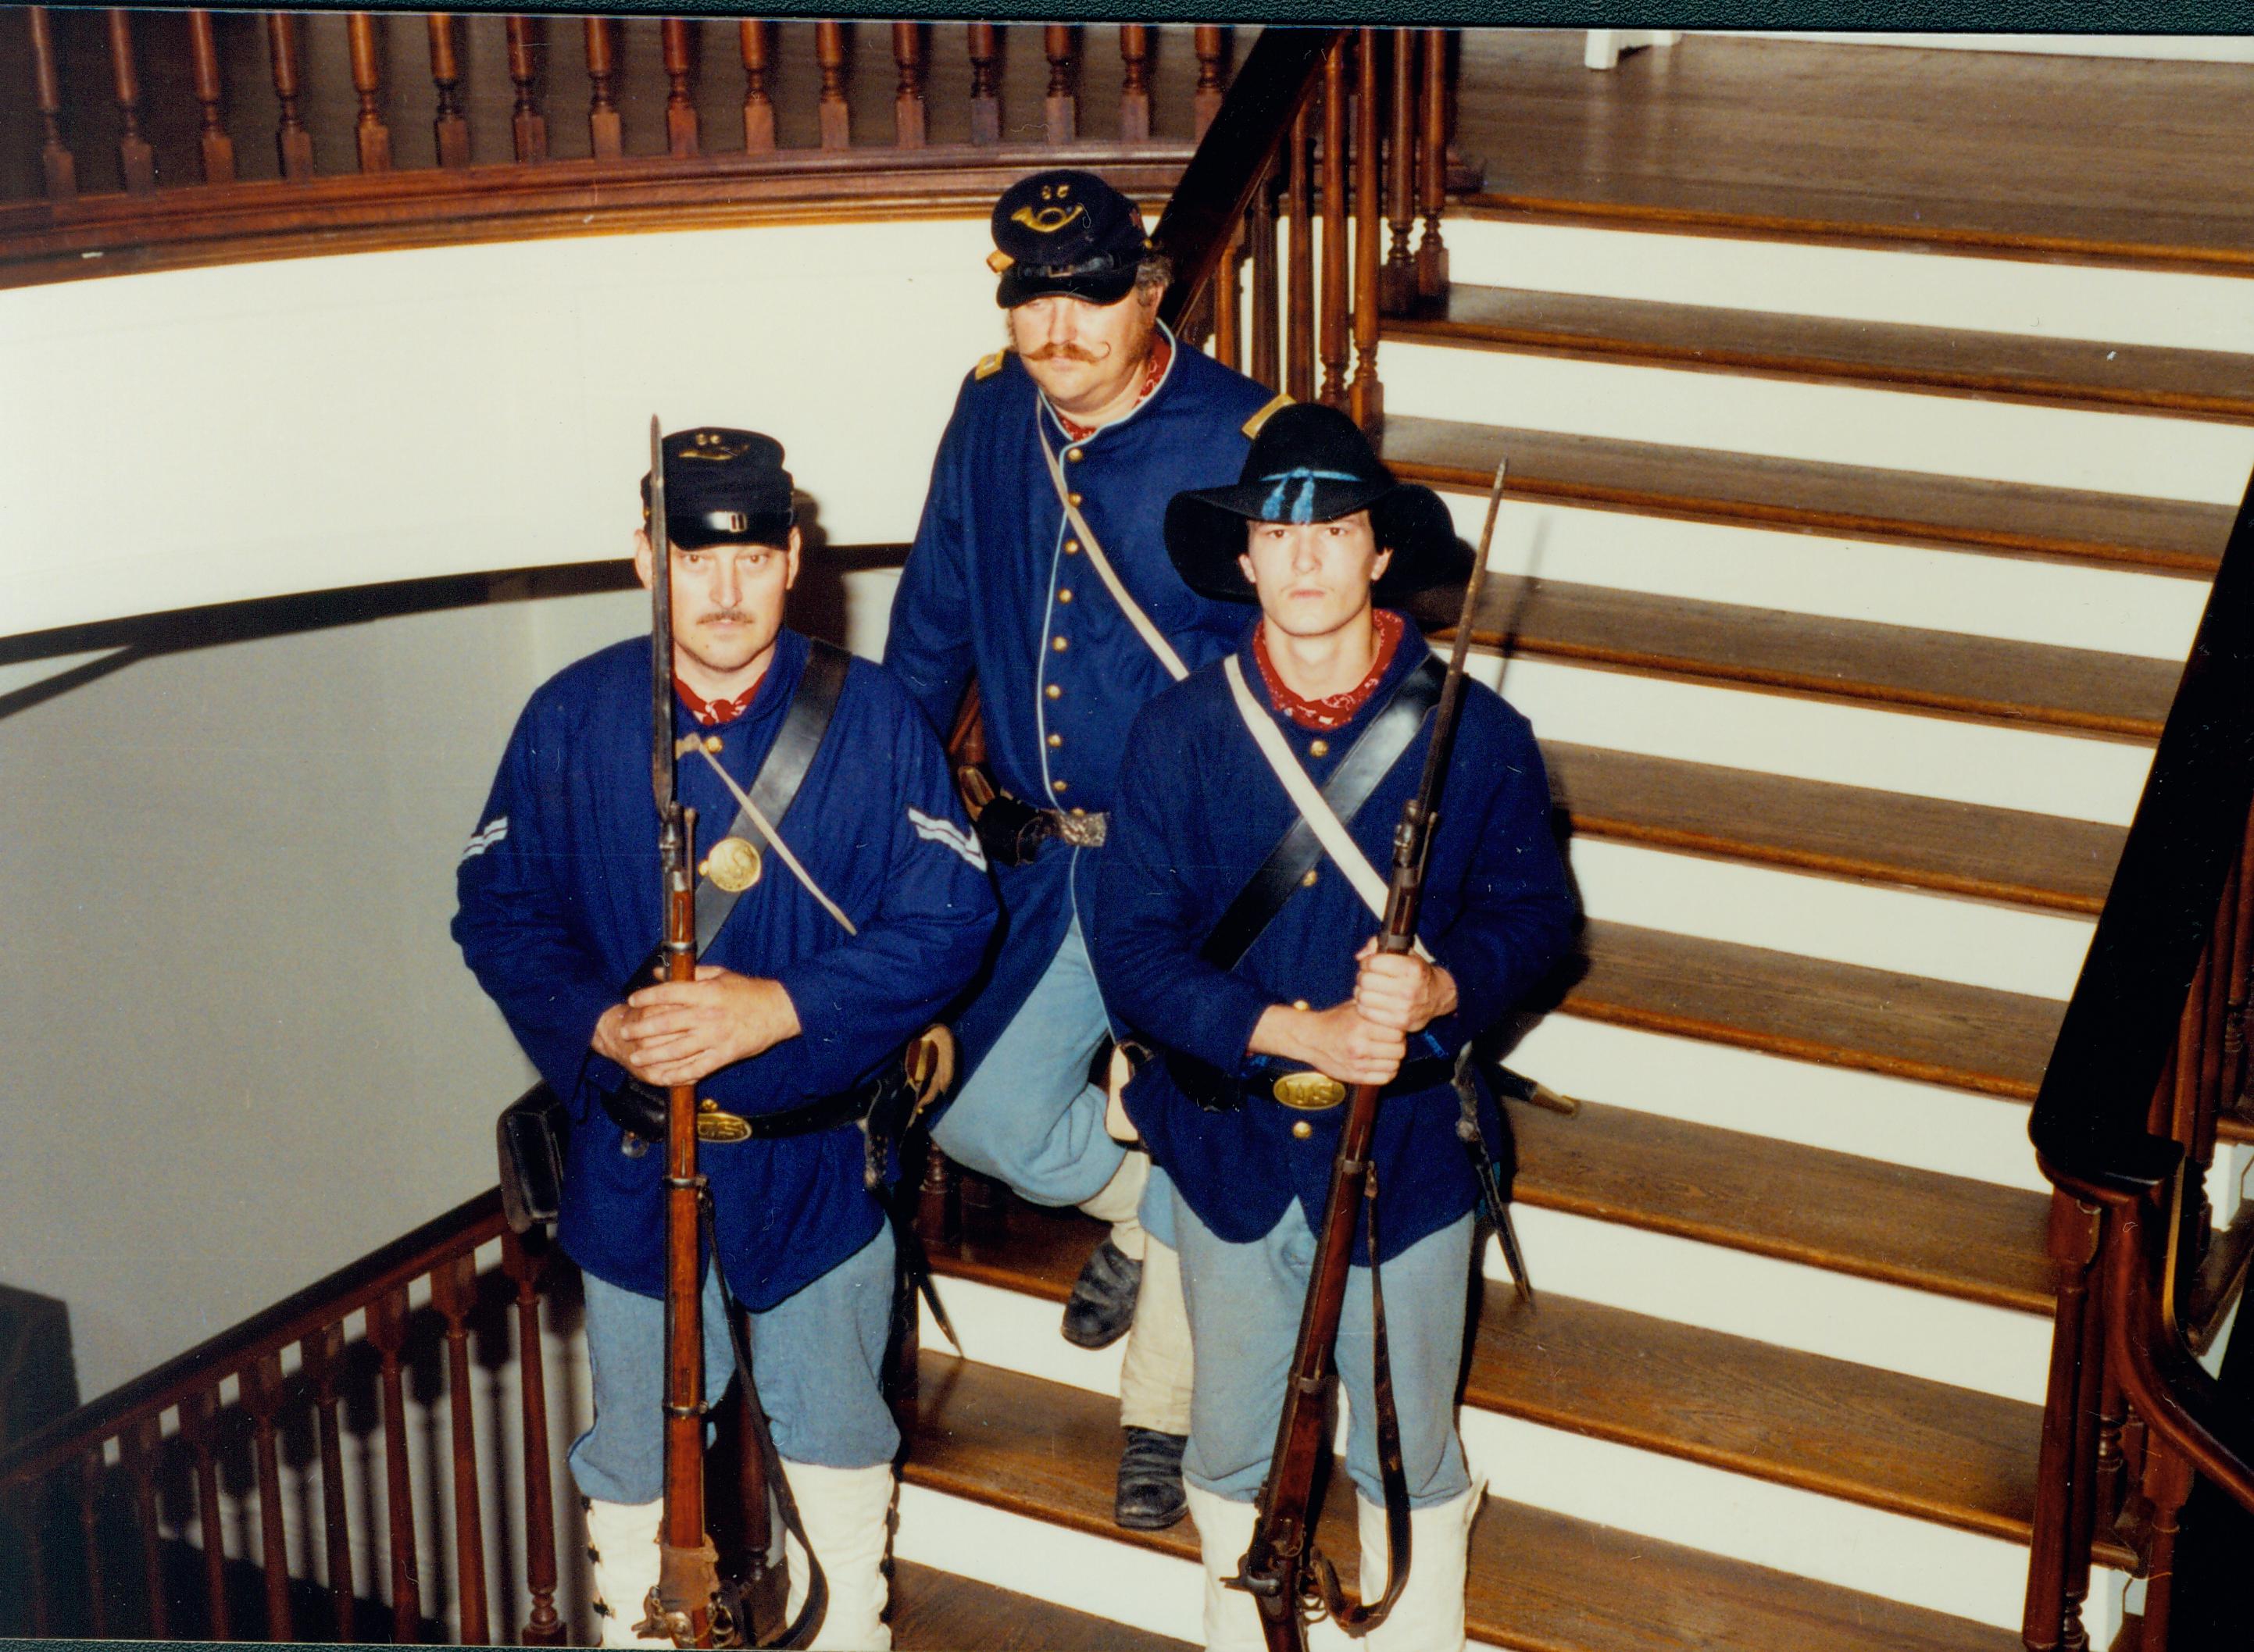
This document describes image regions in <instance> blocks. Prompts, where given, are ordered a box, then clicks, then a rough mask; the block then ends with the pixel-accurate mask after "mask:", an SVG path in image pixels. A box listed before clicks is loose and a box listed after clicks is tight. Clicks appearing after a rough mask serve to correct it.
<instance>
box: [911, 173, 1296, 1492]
mask: <svg viewBox="0 0 2254 1652" xmlns="http://www.w3.org/2000/svg"><path fill="white" fill-rule="evenodd" d="M992 229H993V239H994V245H995V251H994V253H993V255H992V256H991V258H990V259H989V260H988V262H989V264H990V265H991V268H992V269H994V270H995V271H996V273H997V274H998V276H999V277H1000V285H999V287H998V290H997V292H996V295H995V296H996V302H997V303H998V304H999V305H1000V306H1001V308H1002V309H1003V311H1005V314H1006V318H1007V325H1008V332H1009V346H1008V347H1007V348H1005V349H1003V350H998V351H997V352H995V353H993V354H991V355H990V356H988V357H987V358H985V360H982V361H981V362H979V363H978V365H977V367H976V368H975V369H974V370H973V371H972V373H971V374H970V377H969V378H968V379H967V380H966V381H964V383H963V389H962V393H961V395H959V396H958V397H957V398H956V404H955V411H954V415H953V416H952V417H951V418H950V419H949V423H948V426H947V430H946V433H945V435H944V436H943V437H942V438H941V442H940V447H939V453H938V457H937V459H936V461H935V464H934V465H933V467H932V477H931V491H930V493H929V495H928V498H927V499H926V500H925V503H924V510H923V517H922V521H921V523H920V525H919V526H918V528H917V530H916V537H915V542H914V545H913V546H912V547H911V548H910V549H909V552H908V556H907V566H906V568H905V570H903V572H902V575H901V578H900V592H899V595H898V596H897V598H895V599H894V602H893V619H892V632H891V635H890V638H889V640H888V641H887V642H886V648H885V663H886V665H887V666H888V667H890V668H891V669H893V670H895V671H897V672H898V673H899V674H900V677H901V680H902V681H903V682H904V683H907V688H908V691H909V692H910V693H911V694H913V695H914V697H915V698H916V700H917V701H918V702H919V703H920V704H921V705H922V706H923V708H924V711H925V712H926V714H927V715H928V716H929V718H931V720H932V722H933V724H934V725H935V726H936V727H937V728H939V729H941V730H945V729H947V728H949V726H950V725H952V723H953V722H954V719H955V718H956V713H957V708H958V705H959V704H960V703H961V702H962V701H963V697H964V690H965V687H966V685H967V684H968V683H970V681H971V679H972V677H973V676H974V674H975V676H976V677H977V692H978V703H979V706H980V708H981V711H982V713H983V716H984V734H985V749H986V754H987V759H988V762H989V765H990V766H991V785H992V788H998V795H993V796H992V797H991V801H987V800H986V799H984V797H981V798H979V799H978V800H977V801H978V802H980V803H981V804H982V805H983V806H982V807H980V808H979V809H977V820H978V830H979V833H980V836H981V837H982V838H983V839H984V843H985V845H986V849H987V853H988V855H989V857H990V858H991V859H992V861H993V862H994V864H995V866H996V869H997V870H996V882H997V884H998V889H999V893H1000V895H1001V901H1002V909H1003V911H1004V913H1005V914H1006V917H1005V939H1004V942H1003V944H1002V946H1001V947H1000V949H999V950H998V956H997V958H996V959H995V961H994V962H993V964H992V967H991V973H990V974H989V975H988V976H987V977H985V978H984V981H983V983H982V984H981V986H980V988H979V990H978V992H977V997H976V998H975V1000H974V1001H973V1002H972V1003H971V1004H970V1006H969V1008H968V1009H967V1010H966V1011H965V1012H963V1015H962V1017H961V1018H960V1019H959V1021H958V1022H957V1024H956V1033H957V1035H958V1037H959V1039H960V1040H961V1046H962V1060H963V1071H964V1072H965V1074H966V1075H967V1077H966V1080H965V1082H963V1085H962V1087H961V1089H960V1091H959V1093H958V1095H957V1096H956V1099H955V1100H954V1102H953V1103H951V1104H950V1106H949V1110H948V1111H947V1112H946V1113H945V1114H944V1115H943V1116H942V1117H941V1119H940V1121H939V1124H938V1125H937V1128H936V1129H935V1132H934V1139H935V1140H936V1141H937V1142H938V1144H939V1145H940V1146H941V1147H942V1148H943V1149H944V1150H945V1151H946V1152H947V1153H948V1154H949V1156H950V1157H951V1158H953V1159H956V1161H958V1162H959V1163H961V1164H963V1165H965V1166H969V1167H970V1168H971V1169H972V1170H975V1171H978V1172H981V1173H984V1174H986V1175H990V1176H994V1177H998V1178H999V1179H1000V1180H1003V1181H1004V1182H1005V1183H1006V1184H1008V1186H1009V1187H1012V1188H1013V1189H1014V1190H1015V1191H1016V1192H1017V1193H1019V1194H1020V1195H1022V1196H1023V1197H1025V1198H1026V1199H1028V1200H1031V1201H1034V1202H1035V1203H1038V1204H1043V1205H1049V1206H1068V1205H1069V1206H1077V1207H1078V1208H1080V1209H1082V1210H1083V1211H1086V1212H1088V1213H1089V1215H1094V1216H1096V1217H1098V1218H1100V1219H1101V1220H1103V1221H1105V1222H1110V1224H1111V1231H1110V1235H1109V1236H1107V1237H1106V1238H1105V1239H1104V1240H1103V1242H1102V1243H1099V1244H1098V1245H1097V1246H1096V1250H1095V1252H1094V1254H1093V1255H1091V1256H1090V1257H1089V1260H1088V1264H1087V1265H1086V1266H1085V1267H1084V1268H1083V1269H1082V1271H1081V1274H1080V1278H1079V1279H1078V1281H1077V1282H1076V1283H1075V1285H1074V1287H1073V1291H1072V1295H1071V1299H1070V1300H1069V1301H1068V1304H1067V1306H1066V1308H1065V1314H1064V1324H1063V1332H1064V1335H1065V1337H1066V1338H1067V1339H1068V1341H1072V1342H1075V1343H1077V1344H1079V1345H1080V1346H1082V1347H1083V1348H1103V1347H1106V1346H1108V1345H1109V1344H1110V1343H1112V1342H1114V1341H1117V1340H1118V1339H1119V1338H1121V1337H1122V1336H1127V1337H1128V1344H1127V1348H1126V1350H1125V1355H1124V1361H1123V1364H1122V1374H1121V1381H1120V1414H1121V1422H1122V1424H1123V1425H1124V1428H1125V1431H1126V1439H1125V1441H1124V1451H1123V1453H1122V1455H1121V1459H1120V1467H1119V1481H1118V1495H1117V1505H1116V1509H1115V1514H1116V1517H1117V1520H1118V1522H1119V1523H1120V1524H1122V1525H1124V1526H1130V1527H1134V1528H1138V1529H1141V1530H1156V1529H1158V1528H1160V1527H1164V1526H1169V1525H1172V1524H1173V1523H1174V1522H1176V1521H1178V1520H1180V1518H1181V1516H1182V1515H1183V1513H1184V1512H1185V1509H1186V1507H1187V1505H1186V1504H1185V1503H1184V1502H1183V1500H1182V1492H1181V1475H1180V1460H1181V1451H1182V1446H1183V1441H1184V1439H1185V1437H1186V1436H1187V1433H1188V1430H1189V1391H1190V1367H1189V1347H1188V1328H1187V1323H1186V1321H1185V1320H1183V1318H1182V1309H1181V1301H1180V1283H1179V1279H1180V1273H1179V1268H1178V1267H1177V1265H1176V1264H1175V1261H1174V1257H1173V1251H1172V1250H1171V1249H1170V1248H1169V1246H1168V1244H1167V1243H1166V1233H1165V1231H1164V1229H1163V1227H1161V1229H1159V1231H1158V1232H1157V1233H1156V1234H1148V1233H1146V1231H1145V1228H1144V1227H1143V1225H1142V1223H1141V1222H1140V1221H1138V1208H1161V1207H1164V1206H1165V1205H1166V1204H1167V1203H1168V1201H1165V1200H1164V1199H1162V1198H1161V1199H1157V1200H1154V1201H1151V1202H1150V1203H1149V1204H1148V1205H1147V1206H1146V1204H1145V1200H1144V1197H1143V1195H1144V1192H1145V1184H1146V1182H1147V1180H1149V1159H1147V1157H1146V1156H1145V1154H1143V1153H1142V1152H1130V1151H1128V1150H1127V1149H1126V1148H1124V1147H1123V1146H1122V1145H1120V1144H1119V1143H1118V1142H1117V1141H1115V1140H1114V1139H1113V1138H1111V1136H1110V1134H1108V1133H1107V1131H1106V1130H1105V1127H1104V1112H1105V1105H1104V1103H1105V1097H1104V1093H1103V1089H1101V1088H1100V1087H1098V1086H1096V1084H1094V1083H1092V1082H1090V1077H1089V1069H1090V1067H1091V1064H1092V1062H1094V1061H1095V1060H1096V1057H1097V1055H1098V1053H1099V1049H1100V1047H1101V1046H1102V1044H1103V1040H1104V1039H1105V1036H1106V1033H1107V1025H1106V1018H1105V1014H1104V1008H1103V998H1102V997H1101V995H1100V994H1099V993H1098V991H1097V990H1096V982H1095V979H1094V977H1093V976H1092V975H1091V974H1090V972H1089V964H1088V956H1087V949H1086V946H1085V943H1084V942H1083V939H1082V936H1083V935H1084V933H1085V930H1086V927H1087V903H1088V901H1089V898H1090V896H1091V893H1092V872H1093V870H1094V865H1093V863H1094V861H1095V860H1096V859H1100V858H1101V857H1102V855H1103V852H1104V851H1103V843H1104V834H1105V830H1106V827H1107V823H1108V818H1109V814H1110V809H1111V806H1112V802H1113V795H1114V791H1115V788H1116V787H1117V774H1118V767H1119V762H1120V759H1121V756H1122V754H1123V753H1124V751H1125V749H1126V735H1127V728H1128V725H1129V724H1130V723H1131V722H1132V720H1133V719H1134V716H1135V713H1136V712H1137V711H1138V710H1139V709H1140V708H1141V707H1142V705H1143V704H1144V702H1145V701H1146V700H1148V699H1149V698H1150V697H1151V696H1152V695H1153V694H1155V693H1157V692H1158V691H1159V690H1160V689H1162V688H1164V687H1165V686H1166V684H1167V683H1170V682H1173V681H1174V680H1175V679H1177V678H1179V677H1180V676H1182V675H1183V674H1184V673H1185V672H1186V671H1187V670H1188V669H1191V668H1194V667H1195V666H1197V665H1200V664H1201V663H1203V662H1205V661H1207V660H1209V659H1212V658H1214V657H1215V655H1218V654H1221V653H1222V652H1224V651H1225V650H1226V649H1227V648H1229V645H1230V643H1231V642H1232V641H1234V639H1235V637H1236V632H1237V630H1238V628H1239V627H1240V625H1241V623H1242V621H1241V617H1240V616H1239V614H1238V613H1236V610H1235V609H1233V608H1232V607H1231V606H1229V605H1228V604H1226V603H1221V602H1216V601H1214V600H1213V599H1211V598H1209V597H1207V596H1204V595H1201V593H1199V592H1198V591H1194V590H1192V589H1191V588H1190V587H1189V586H1187V585H1186V584H1183V583H1182V581H1181V579H1180V577H1178V576H1177V575H1176V574H1175V572H1174V570H1173V566H1172V564H1171V563H1168V561H1167V560H1166V548H1165V543H1164V539H1163V535H1162V533H1161V531H1160V515H1161V513H1162V512H1163V510H1164V507H1165V502H1166V500H1168V499H1170V498H1171V497H1173V494H1174V493H1178V492H1180V490H1182V489H1184V488H1187V487H1197V486H1207V485H1208V484H1212V483H1215V482H1221V481H1225V480H1227V479H1228V478H1229V477H1230V476H1232V475H1234V474H1235V473H1236V469H1237V466H1238V465H1239V463H1240V462H1241V460H1242V459H1243V456H1244V453H1245V451H1246V448H1247V445H1248V444H1249V442H1250V437H1251V434H1252V432H1253V431H1254V430H1257V428H1258V427H1259V423H1260V421H1261V419H1262V417H1263V416H1264V414H1265V413H1267V412H1269V411H1271V410H1272V409H1273V408H1274V407H1276V406H1278V405H1280V404H1281V403H1282V402H1283V401H1284V400H1285V398H1282V397H1278V396H1274V395H1271V394H1270V392H1269V391H1268V390H1267V389H1266V388H1264V387H1263V386H1261V385H1259V384H1257V383H1256V382H1254V381H1252V380H1250V379H1248V378H1246V377H1244V376H1243V375H1242V374H1238V373H1236V372H1234V371H1232V370H1230V369H1229V368H1228V367H1222V366H1221V365H1220V364H1219V363H1217V362H1215V360H1212V359H1211V358H1210V357H1208V356H1207V355H1205V354H1204V353H1201V352H1200V351H1197V350H1194V349H1189V348H1187V347H1185V346H1182V345H1180V343H1179V341H1177V340H1176V339H1175V338H1174V337H1173V333H1172V332H1170V331H1169V330H1168V329H1167V328H1166V327H1165V326H1164V325H1160V324H1159V319H1158V311H1159V299H1160V297H1162V296H1163V294H1164V292H1165V290H1166V282H1167V278H1168V267H1167V264H1166V260H1165V259H1164V258H1163V257H1162V256H1159V255H1156V254H1154V253H1153V251H1152V245H1151V242H1150V239H1149V237H1148V236H1147V235H1145V233H1144V228H1143V222H1142V214H1141V212H1140V210H1139V209H1138V207H1136V205H1135V204H1134V203H1133V202H1132V201H1131V200H1128V199H1127V198H1126V197H1125V196H1124V195H1122V194H1121V193H1119V192H1118V191H1117V190H1115V189H1113V188H1112V187H1111V186H1110V185H1108V184H1106V183H1105V182H1104V181H1103V179H1100V178H1097V177H1096V176H1094V175H1093V174H1091V173H1089V172H1072V171H1059V172H1040V173H1036V174H1035V175H1033V177H1030V178H1026V179H1021V180H1019V182H1018V183H1016V184H1014V185H1012V186H1011V187H1010V188H1009V189H1007V190H1005V192H1004V193H1003V194H1002V197H1001V199H1000V200H998V201H997V202H996V203H995V206H994V211H993V221H992ZM979 785H980V786H981V788H982V789H984V781H983V779H982V781H980V782H979ZM1138 1294H1139V1298H1140V1307H1139V1309H1138ZM1130 1327H1132V1334H1130Z"/></svg>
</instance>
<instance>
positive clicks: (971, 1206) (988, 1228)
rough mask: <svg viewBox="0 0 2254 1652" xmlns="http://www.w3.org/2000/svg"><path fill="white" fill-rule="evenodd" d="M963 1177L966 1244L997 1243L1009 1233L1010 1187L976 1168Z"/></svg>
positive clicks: (961, 1175) (958, 1172)
mask: <svg viewBox="0 0 2254 1652" xmlns="http://www.w3.org/2000/svg"><path fill="white" fill-rule="evenodd" d="M956 1173H957V1175H959V1176H960V1177H961V1178H962V1194H961V1203H962V1206H963V1243H966V1244H998V1243H1001V1242H1002V1241H1003V1240H1005V1239H1006V1238H1008V1237H1009V1235H1010V1190H1009V1189H1008V1188H1007V1187H1004V1186H1003V1185H1002V1184H1001V1183H1000V1182H998V1181H996V1180H994V1179H993V1178H992V1177H991V1176H982V1175H980V1174H979V1173H977V1172H976V1171H971V1170H961V1169H958V1170H957V1172H956Z"/></svg>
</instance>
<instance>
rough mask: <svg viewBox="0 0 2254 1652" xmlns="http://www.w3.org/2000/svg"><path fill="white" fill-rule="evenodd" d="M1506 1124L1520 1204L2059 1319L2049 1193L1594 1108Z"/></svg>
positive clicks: (1516, 1115) (1526, 1113) (1521, 1115)
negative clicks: (2048, 1243)
mask: <svg viewBox="0 0 2254 1652" xmlns="http://www.w3.org/2000/svg"><path fill="white" fill-rule="evenodd" d="M1510 1117H1511V1128H1512V1131H1513V1133H1514V1135H1515V1137H1516V1143H1517V1149H1518V1177H1517V1180H1516V1183H1515V1184H1514V1190H1515V1192H1516V1196H1517V1198H1518V1199H1519V1200H1520V1201H1522V1202H1523V1203H1526V1204H1529V1205H1535V1206H1539V1207H1541V1208H1545V1209H1550V1210H1560V1211H1565V1212H1569V1213H1571V1214H1572V1215H1580V1216H1588V1217H1593V1218H1594V1219H1595V1220H1597V1221H1600V1222H1621V1223H1624V1224H1626V1225H1628V1226H1631V1227H1636V1228H1644V1229H1651V1230H1653V1231H1655V1232H1660V1233H1667V1234H1672V1235H1675V1236H1678V1237H1681V1238H1685V1239H1692V1240H1697V1241H1698V1242H1700V1243H1707V1244H1719V1245H1726V1246H1729V1247H1731V1248H1732V1249H1733V1250H1749V1251H1753V1252H1755V1253H1757V1254H1759V1255H1762V1256H1768V1257H1779V1258H1781V1259H1782V1260H1784V1261H1788V1262H1796V1263H1803V1264H1808V1265H1810V1266H1812V1267H1818V1268H1828V1269H1831V1270H1832V1271H1836V1272H1841V1273H1851V1274H1855V1275H1859V1276H1860V1277H1861V1278H1868V1279H1880V1280H1884V1281H1887V1283H1889V1284H1893V1285H1908V1286H1909V1287H1911V1288H1912V1289H1915V1290H1920V1291H1933V1292H1940V1293H1942V1294H1943V1295H1946V1296H1951V1297H1960V1298H1964V1299H1967V1300H1970V1301H1974V1302H1983V1303H1988V1304H1991V1305H1993V1306H1998V1307H2006V1308H2017V1309H2021V1310H2024V1311H2026V1312H2027V1313H2040V1314H2046V1315H2047V1314H2048V1313H2050V1312H2051V1309H2052V1304H2053V1297H2052V1291H2051V1273H2050V1264H2049V1261H2048V1259H2047V1256H2046V1254H2045V1251H2044V1248H2043V1247H2044V1236H2045V1224H2046V1222H2047V1219H2048V1215H2049V1211H2050V1201H2049V1200H2047V1199H2046V1198H2045V1197H2044V1196H2043V1195H2042V1194H2035V1193H2028V1192H2026V1191H2024V1190H2022V1189H2019V1188H2016V1187H1997V1186H1995V1185H1994V1184H1992V1183H1989V1182H1982V1181H1974V1180H1970V1179H1967V1178H1964V1177H1960V1176H1946V1175H1941V1174H1938V1173H1935V1172H1932V1171H1926V1170H1915V1169H1911V1168H1909V1167H1908V1166H1902V1165H1893V1164H1888V1163H1886V1162H1885V1161H1883V1160H1880V1159H1859V1158H1856V1157H1854V1156H1853V1155H1851V1154H1847V1153H1837V1152H1826V1151H1825V1150H1824V1149H1822V1148H1817V1147H1803V1146H1801V1145H1798V1144H1796V1143H1792V1142H1780V1141H1772V1140H1770V1139H1768V1138H1766V1137H1761V1136H1751V1135H1746V1134H1743V1133H1740V1132H1739V1131H1725V1130H1716V1129H1714V1128H1712V1127H1711V1126H1708V1125H1703V1124H1685V1123H1684V1122H1683V1121H1681V1120H1679V1119H1672V1118H1668V1117H1664V1116H1663V1115H1661V1114H1657V1113H1646V1112H1640V1111H1637V1110H1635V1109H1632V1108H1625V1107H1607V1106H1605V1105H1603V1104H1601V1103H1595V1102H1584V1103H1582V1106H1581V1110H1580V1112H1579V1115H1578V1116H1576V1117H1572V1118H1565V1117H1560V1116H1559V1115H1558V1114H1555V1113H1551V1112H1547V1111H1544V1110H1542V1109H1539V1108H1532V1107H1527V1108H1514V1109H1512V1110H1511V1116H1510Z"/></svg>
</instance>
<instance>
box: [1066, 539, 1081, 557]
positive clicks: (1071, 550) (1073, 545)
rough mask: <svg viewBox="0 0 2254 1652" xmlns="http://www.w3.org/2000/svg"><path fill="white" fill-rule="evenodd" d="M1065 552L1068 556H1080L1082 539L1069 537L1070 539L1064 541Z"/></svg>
mask: <svg viewBox="0 0 2254 1652" xmlns="http://www.w3.org/2000/svg"><path fill="white" fill-rule="evenodd" d="M1064 554H1065V555H1066V556H1079V555H1080V541H1078V540H1077V539H1068V540H1066V541H1065V542H1064Z"/></svg>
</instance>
